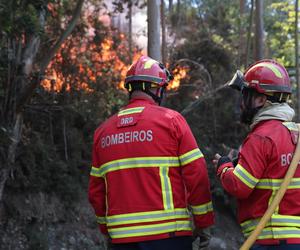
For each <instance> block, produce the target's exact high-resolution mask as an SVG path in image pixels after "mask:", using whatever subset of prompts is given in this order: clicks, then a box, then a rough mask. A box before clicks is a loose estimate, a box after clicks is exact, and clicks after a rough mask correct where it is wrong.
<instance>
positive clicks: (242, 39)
mask: <svg viewBox="0 0 300 250" xmlns="http://www.w3.org/2000/svg"><path fill="white" fill-rule="evenodd" d="M245 11H246V1H245V0H240V18H239V24H240V25H239V26H240V27H239V59H238V67H239V68H240V67H241V65H242V64H243V63H245V61H246V53H247V52H246V43H247V40H246V36H245V34H246V29H245V22H244V20H245Z"/></svg>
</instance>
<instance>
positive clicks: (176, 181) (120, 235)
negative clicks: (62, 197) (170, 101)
mask: <svg viewBox="0 0 300 250" xmlns="http://www.w3.org/2000/svg"><path fill="white" fill-rule="evenodd" d="M170 79H171V74H170V73H169V71H168V70H167V69H166V68H165V67H164V66H163V65H162V64H161V63H159V62H157V61H155V60H153V59H151V58H149V57H146V56H142V57H141V58H140V59H139V60H137V62H135V63H134V64H133V65H131V67H130V68H129V70H128V72H127V76H126V80H125V87H126V89H127V90H128V92H129V97H130V100H129V104H128V105H127V106H125V107H124V108H123V109H121V111H119V112H118V113H117V114H115V115H113V116H112V117H110V118H109V119H108V120H107V121H105V122H104V123H103V124H102V125H101V126H100V127H99V128H98V129H97V130H96V131H95V135H94V144H93V160H92V165H93V166H92V170H91V173H90V183H89V200H90V203H91V204H92V206H93V208H94V210H95V214H96V217H97V221H98V223H99V226H100V230H101V232H102V234H104V235H106V236H107V238H109V239H110V240H111V243H112V249H122V250H125V249H128V250H129V249H130V250H135V249H143V250H147V249H148V250H166V249H172V250H176V249H178V250H192V237H191V236H192V224H191V222H192V220H191V218H190V217H191V216H192V217H193V222H194V226H195V230H194V232H195V233H196V234H197V235H198V236H200V240H201V244H203V245H208V242H209V237H208V235H207V234H206V233H205V230H204V229H206V228H207V227H209V226H211V225H212V224H213V220H214V218H213V217H214V215H213V207H212V202H211V195H210V190H209V179H208V175H207V169H206V163H205V160H204V157H203V154H202V153H201V151H200V150H199V148H198V146H197V143H196V141H195V138H194V137H193V135H192V132H191V130H190V128H189V126H188V124H187V122H186V121H185V119H184V118H183V117H182V116H181V115H180V114H179V113H178V112H176V111H173V110H170V109H167V108H163V107H161V106H159V104H160V103H161V101H162V99H163V95H164V91H165V89H166V86H167V85H168V82H169V80H170Z"/></svg>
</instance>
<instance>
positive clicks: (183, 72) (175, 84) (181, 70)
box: [168, 66, 189, 90]
mask: <svg viewBox="0 0 300 250" xmlns="http://www.w3.org/2000/svg"><path fill="white" fill-rule="evenodd" d="M188 71H189V68H188V67H182V66H178V67H176V68H175V69H174V70H173V76H174V79H173V80H172V81H171V82H170V83H169V85H168V89H169V90H170V89H173V90H177V89H178V88H179V86H180V82H181V80H182V79H184V78H186V77H187V73H188Z"/></svg>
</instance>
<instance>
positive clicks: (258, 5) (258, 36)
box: [254, 0, 264, 61]
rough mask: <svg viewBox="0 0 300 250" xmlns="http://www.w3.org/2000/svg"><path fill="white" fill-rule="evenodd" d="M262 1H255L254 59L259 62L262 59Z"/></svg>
mask: <svg viewBox="0 0 300 250" xmlns="http://www.w3.org/2000/svg"><path fill="white" fill-rule="evenodd" d="M263 3H264V2H263V0H256V1H255V17H256V18H255V47H254V59H255V61H257V60H261V59H263V57H264V20H263V13H264V11H263Z"/></svg>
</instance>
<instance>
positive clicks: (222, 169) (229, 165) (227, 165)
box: [217, 161, 234, 177]
mask: <svg viewBox="0 0 300 250" xmlns="http://www.w3.org/2000/svg"><path fill="white" fill-rule="evenodd" d="M219 162H220V161H219ZM229 168H234V166H233V163H232V162H231V161H229V162H224V163H223V164H221V165H220V166H219V167H218V169H217V176H218V177H221V176H222V174H224V173H225V172H226V171H227V170H228V169H229Z"/></svg>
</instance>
